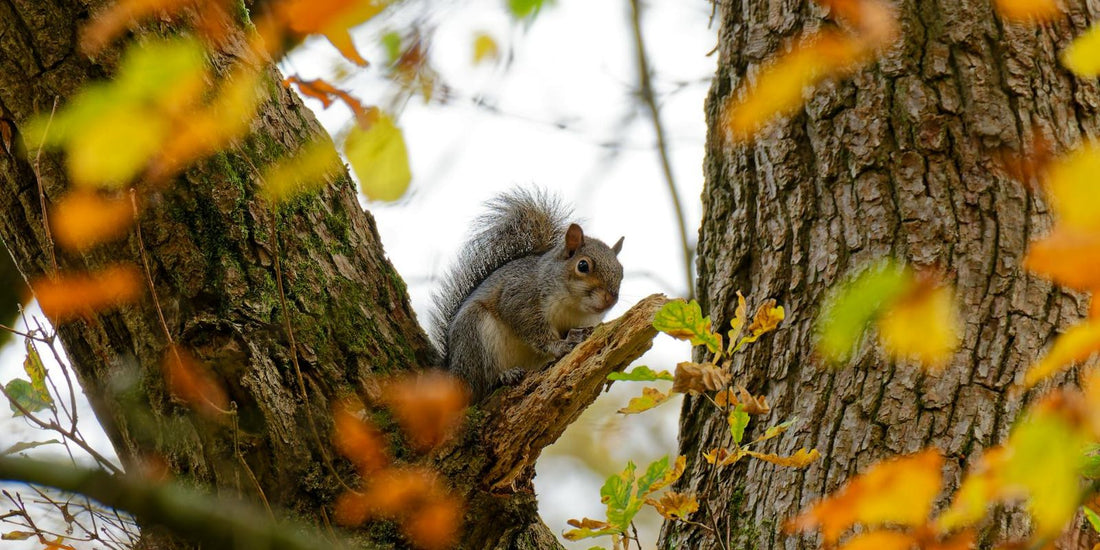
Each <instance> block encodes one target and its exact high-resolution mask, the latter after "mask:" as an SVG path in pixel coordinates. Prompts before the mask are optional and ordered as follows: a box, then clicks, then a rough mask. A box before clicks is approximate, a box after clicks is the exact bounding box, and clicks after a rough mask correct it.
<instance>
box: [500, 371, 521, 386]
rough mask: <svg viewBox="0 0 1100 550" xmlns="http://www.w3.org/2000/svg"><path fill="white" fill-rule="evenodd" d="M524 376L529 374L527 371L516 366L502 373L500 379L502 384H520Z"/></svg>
mask: <svg viewBox="0 0 1100 550" xmlns="http://www.w3.org/2000/svg"><path fill="white" fill-rule="evenodd" d="M524 376H527V371H525V370H523V369H520V368H514V369H508V370H506V371H504V372H502V373H500V378H499V379H498V380H499V382H500V385H501V386H515V385H516V384H519V381H520V380H523V377H524Z"/></svg>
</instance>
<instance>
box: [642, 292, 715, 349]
mask: <svg viewBox="0 0 1100 550" xmlns="http://www.w3.org/2000/svg"><path fill="white" fill-rule="evenodd" d="M653 328H655V329H657V330H659V331H661V332H663V333H665V334H668V335H669V336H671V337H673V338H676V339H678V340H691V344H692V345H694V346H706V347H707V349H708V350H710V352H711V353H717V352H718V351H719V350H720V349H721V348H722V337H721V336H719V335H718V334H715V333H714V332H713V331H712V330H711V329H710V317H704V316H703V312H702V310H700V309H699V303H698V302H696V301H695V300H692V301H691V302H686V303H685V302H684V301H683V300H675V301H672V302H669V303H667V304H665V306H664V307H662V308H661V310H660V311H658V312H657V315H655V316H654V317H653Z"/></svg>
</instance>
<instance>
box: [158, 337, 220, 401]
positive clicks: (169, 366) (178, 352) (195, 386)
mask: <svg viewBox="0 0 1100 550" xmlns="http://www.w3.org/2000/svg"><path fill="white" fill-rule="evenodd" d="M164 377H165V379H166V380H167V383H168V391H170V392H171V393H172V395H174V396H176V397H178V398H180V399H182V400H184V401H186V402H187V403H188V404H189V405H190V406H191V408H193V409H194V410H195V411H196V412H198V413H200V414H202V415H203V416H206V417H208V418H214V417H217V416H218V414H219V413H224V412H226V411H227V410H228V409H229V398H228V397H227V396H226V394H225V390H224V389H223V388H222V386H221V384H219V383H218V381H217V380H216V379H215V378H214V377H213V376H212V375H211V374H210V373H209V372H207V371H206V369H204V368H203V367H202V366H201V365H199V363H198V362H197V361H195V358H194V357H192V356H191V354H190V353H187V350H184V349H183V348H180V347H179V346H176V345H170V346H169V347H168V351H166V352H165V354H164Z"/></svg>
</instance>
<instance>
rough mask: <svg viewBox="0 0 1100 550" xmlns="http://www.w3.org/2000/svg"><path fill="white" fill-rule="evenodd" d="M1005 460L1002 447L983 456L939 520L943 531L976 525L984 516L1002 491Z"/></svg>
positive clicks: (938, 524) (937, 519) (939, 527)
mask: <svg viewBox="0 0 1100 550" xmlns="http://www.w3.org/2000/svg"><path fill="white" fill-rule="evenodd" d="M1004 459H1005V450H1004V448H1003V447H993V448H990V449H987V450H986V451H985V453H983V454H982V456H981V458H979V459H978V461H977V462H976V463H975V464H974V466H972V467H971V468H970V471H969V472H967V473H966V477H964V478H963V480H962V483H961V484H959V488H958V489H956V490H955V495H954V497H952V499H951V505H950V506H948V507H947V509H946V510H944V511H943V513H941V514H940V515H939V517H937V518H936V525H937V528H938V529H939V531H940V532H942V533H946V532H950V531H954V530H956V529H959V528H961V527H966V526H968V525H973V524H975V523H977V522H978V520H980V519H982V518H983V517H984V516H985V512H986V509H987V508H989V506H990V505H991V504H992V503H993V502H994V501H995V500H996V499H997V494H998V492H999V491H1000V486H1001V484H1002V481H1001V470H1002V469H1003V465H1004Z"/></svg>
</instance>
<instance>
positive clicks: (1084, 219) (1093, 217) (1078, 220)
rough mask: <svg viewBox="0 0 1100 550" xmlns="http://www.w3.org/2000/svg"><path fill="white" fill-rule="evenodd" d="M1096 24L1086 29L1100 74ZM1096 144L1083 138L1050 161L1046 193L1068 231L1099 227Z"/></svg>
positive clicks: (1099, 148)
mask: <svg viewBox="0 0 1100 550" xmlns="http://www.w3.org/2000/svg"><path fill="white" fill-rule="evenodd" d="M1097 29H1100V26H1095V27H1093V29H1091V30H1090V31H1089V34H1090V35H1093V36H1095V37H1096V38H1095V42H1096V45H1095V47H1094V50H1097V53H1096V54H1093V62H1094V63H1096V64H1097V71H1094V73H1093V74H1094V75H1095V74H1100V30H1097ZM1096 174H1100V145H1098V144H1097V143H1096V142H1092V141H1089V142H1086V143H1084V144H1083V145H1081V146H1080V147H1078V148H1077V149H1075V150H1073V151H1071V152H1070V153H1068V154H1067V155H1066V156H1064V157H1062V158H1060V159H1058V160H1056V161H1054V162H1053V163H1052V164H1051V167H1050V170H1049V172H1048V176H1047V196H1048V200H1049V202H1050V206H1051V208H1052V209H1053V211H1054V216H1055V218H1056V220H1057V221H1058V223H1059V225H1060V226H1061V227H1063V228H1065V229H1068V230H1070V231H1093V232H1095V231H1100V215H1097V212H1098V211H1100V185H1097V184H1096Z"/></svg>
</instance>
